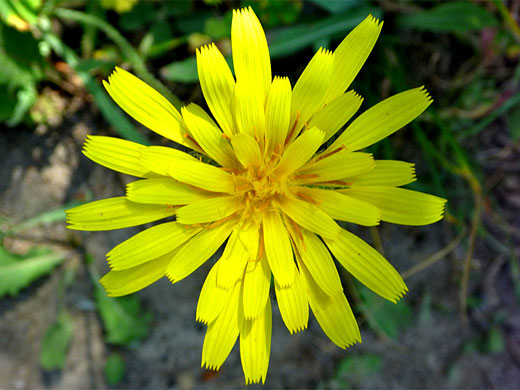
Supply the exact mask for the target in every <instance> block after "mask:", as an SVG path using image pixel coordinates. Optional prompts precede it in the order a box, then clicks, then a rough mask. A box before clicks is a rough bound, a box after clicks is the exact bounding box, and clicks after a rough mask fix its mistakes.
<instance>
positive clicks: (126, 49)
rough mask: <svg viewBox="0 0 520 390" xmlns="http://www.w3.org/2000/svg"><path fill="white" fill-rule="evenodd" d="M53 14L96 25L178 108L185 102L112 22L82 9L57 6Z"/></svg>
mask: <svg viewBox="0 0 520 390" xmlns="http://www.w3.org/2000/svg"><path fill="white" fill-rule="evenodd" d="M53 14H54V15H55V16H57V17H59V18H62V19H68V20H73V21H76V22H80V23H84V24H86V25H89V26H94V27H96V28H99V29H100V30H101V31H103V32H104V33H105V34H106V35H107V36H108V37H109V38H110V39H111V40H112V41H114V43H115V44H116V45H117V46H119V48H120V49H121V52H122V54H123V56H124V57H125V58H126V60H127V61H128V62H130V64H131V65H132V67H133V69H134V70H135V72H136V73H137V75H138V76H139V77H140V78H141V79H143V81H145V82H146V83H148V84H149V85H150V86H151V87H153V88H155V89H156V90H157V91H159V92H160V93H161V94H162V95H164V96H165V97H166V98H167V99H168V100H169V101H170V102H171V103H172V104H173V105H174V106H175V107H176V108H180V107H181V106H182V105H183V103H182V102H181V101H180V99H179V98H178V97H177V96H175V95H173V94H172V93H171V92H170V91H169V90H168V88H166V87H165V86H164V84H162V83H161V82H160V81H159V80H157V79H156V78H155V77H154V76H153V75H152V74H151V73H150V72H148V69H146V65H145V63H144V61H143V60H142V58H141V57H140V56H139V53H137V51H136V50H135V49H134V48H133V47H132V45H130V43H129V42H128V41H127V40H126V39H125V37H123V36H122V35H121V34H120V33H119V31H117V30H116V29H115V28H114V27H112V26H111V25H110V24H108V23H107V22H105V21H104V20H103V19H100V18H97V17H95V16H93V15H88V14H85V13H83V12H80V11H75V10H71V9H65V8H57V9H55V10H54V11H53Z"/></svg>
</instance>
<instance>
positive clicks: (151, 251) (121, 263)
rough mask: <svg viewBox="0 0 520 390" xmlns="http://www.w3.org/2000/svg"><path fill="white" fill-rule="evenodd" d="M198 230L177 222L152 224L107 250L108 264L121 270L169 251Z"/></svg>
mask: <svg viewBox="0 0 520 390" xmlns="http://www.w3.org/2000/svg"><path fill="white" fill-rule="evenodd" d="M200 230H201V229H200V228H190V227H188V226H184V225H181V224H179V223H177V222H166V223H163V224H160V225H157V226H153V227H151V228H149V229H146V230H143V231H142V232H140V233H137V234H136V235H134V236H132V237H130V238H129V239H128V240H126V241H123V242H122V243H121V244H119V245H117V246H116V247H114V248H113V249H112V250H111V251H110V252H108V253H107V261H108V264H109V265H110V268H112V269H113V270H122V269H127V268H132V267H135V266H137V265H139V264H142V263H146V262H147V261H150V260H153V259H156V258H158V257H160V256H163V255H165V254H166V253H170V252H171V251H173V250H174V249H175V248H177V247H179V246H180V245H182V244H184V243H185V242H186V241H188V240H189V239H190V238H191V237H193V236H194V235H195V234H197V233H198V232H199V231H200ZM170 260H171V256H170Z"/></svg>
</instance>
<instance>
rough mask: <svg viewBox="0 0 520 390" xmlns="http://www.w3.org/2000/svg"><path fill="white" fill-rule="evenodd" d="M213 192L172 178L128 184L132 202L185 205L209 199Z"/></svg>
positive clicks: (127, 187) (128, 192)
mask: <svg viewBox="0 0 520 390" xmlns="http://www.w3.org/2000/svg"><path fill="white" fill-rule="evenodd" d="M211 195H213V193H211V192H207V191H202V190H199V189H197V188H193V187H191V186H189V185H186V184H184V183H179V182H178V181H175V180H174V179H172V178H157V179H145V180H137V181H134V182H132V183H130V184H128V185H127V186H126V197H127V198H128V199H129V200H131V201H132V202H137V203H150V204H162V205H173V206H175V205H183V204H188V203H192V202H196V201H198V200H202V199H207V198H208V197H210V196H211Z"/></svg>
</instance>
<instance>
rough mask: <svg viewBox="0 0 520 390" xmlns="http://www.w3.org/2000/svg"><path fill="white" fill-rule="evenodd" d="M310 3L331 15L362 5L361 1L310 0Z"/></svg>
mask: <svg viewBox="0 0 520 390" xmlns="http://www.w3.org/2000/svg"><path fill="white" fill-rule="evenodd" d="M310 2H311V3H314V4H315V5H317V6H318V7H320V8H323V9H324V10H325V11H328V12H329V13H331V14H337V13H340V12H345V11H346V10H348V9H350V8H352V7H355V6H357V5H358V4H360V3H362V1H361V0H348V1H338V0H333V1H331V0H310Z"/></svg>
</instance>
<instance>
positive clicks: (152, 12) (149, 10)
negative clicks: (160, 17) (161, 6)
mask: <svg viewBox="0 0 520 390" xmlns="http://www.w3.org/2000/svg"><path fill="white" fill-rule="evenodd" d="M156 17H157V10H156V9H155V8H154V6H153V3H152V2H151V1H141V2H139V3H137V4H136V5H135V6H134V7H133V8H132V10H131V11H130V12H126V13H124V14H123V15H121V17H120V18H119V25H120V26H121V28H122V29H123V30H126V31H134V30H137V29H139V28H141V27H144V26H145V25H146V24H148V23H151V22H152V21H153V20H154V18H156Z"/></svg>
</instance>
